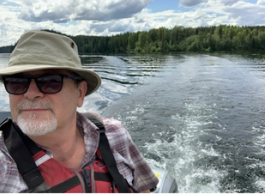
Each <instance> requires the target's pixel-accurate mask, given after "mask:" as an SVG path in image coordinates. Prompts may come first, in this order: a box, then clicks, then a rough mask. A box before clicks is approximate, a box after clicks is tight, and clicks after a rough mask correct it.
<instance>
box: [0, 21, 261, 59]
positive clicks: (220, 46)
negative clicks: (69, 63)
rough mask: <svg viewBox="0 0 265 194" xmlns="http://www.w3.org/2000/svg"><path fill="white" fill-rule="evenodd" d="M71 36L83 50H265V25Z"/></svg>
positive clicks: (9, 47)
mask: <svg viewBox="0 0 265 194" xmlns="http://www.w3.org/2000/svg"><path fill="white" fill-rule="evenodd" d="M46 31H50V30H46ZM52 32H55V31H52ZM55 33H60V32H55ZM60 34H61V33H60ZM67 36H68V35H67ZM69 37H71V38H72V39H73V40H74V41H75V42H76V44H77V46H78V48H79V52H80V53H81V54H114V53H157V52H214V51H229V52H230V51H265V26H231V25H219V26H208V27H197V28H192V27H183V26H175V27H174V28H172V29H167V28H165V27H160V28H157V29H151V30H149V31H138V32H126V33H122V34H118V35H113V36H86V35H78V36H69ZM13 47H14V46H12V45H11V46H6V47H0V52H10V50H12V48H13Z"/></svg>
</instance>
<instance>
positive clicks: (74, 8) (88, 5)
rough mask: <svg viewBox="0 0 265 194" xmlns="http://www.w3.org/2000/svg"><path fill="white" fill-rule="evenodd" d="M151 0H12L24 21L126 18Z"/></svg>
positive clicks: (58, 21)
mask: <svg viewBox="0 0 265 194" xmlns="http://www.w3.org/2000/svg"><path fill="white" fill-rule="evenodd" d="M151 1H152V0H133V1H131V0H89V1H88V0H56V1H55V0H38V1H37V0H36V1H28V0H22V1H20V2H19V1H13V2H16V3H18V4H20V5H21V7H22V9H21V10H22V12H21V14H20V18H21V19H24V20H26V21H35V22H40V21H47V20H49V21H54V22H56V23H61V22H67V21H69V20H97V21H106V20H110V19H121V18H128V17H131V16H133V15H134V14H136V13H138V12H140V11H141V10H142V9H143V8H144V7H146V6H147V5H148V4H149V3H150V2H151Z"/></svg>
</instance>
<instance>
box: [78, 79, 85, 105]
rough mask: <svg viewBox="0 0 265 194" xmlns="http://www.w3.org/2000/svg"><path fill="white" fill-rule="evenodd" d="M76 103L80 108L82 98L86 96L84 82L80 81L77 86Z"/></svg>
mask: <svg viewBox="0 0 265 194" xmlns="http://www.w3.org/2000/svg"><path fill="white" fill-rule="evenodd" d="M77 90H78V101H77V106H78V107H81V106H82V105H83V102H84V98H85V95H86V91H87V83H86V82H85V81H82V82H80V83H79V84H78V88H77Z"/></svg>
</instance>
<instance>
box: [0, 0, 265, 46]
mask: <svg viewBox="0 0 265 194" xmlns="http://www.w3.org/2000/svg"><path fill="white" fill-rule="evenodd" d="M219 24H230V25H239V26H242V25H248V26H249V25H265V0H6V1H4V0H0V46H4V45H10V44H14V43H15V42H16V40H17V39H18V38H19V36H20V35H21V34H22V33H24V32H25V31H28V30H31V29H52V30H56V31H60V32H62V33H65V34H69V35H104V36H105V35H113V34H117V33H123V32H128V31H130V32H134V31H148V30H149V29H151V28H159V27H161V26H164V27H166V28H169V29H171V28H173V27H174V26H176V25H177V26H184V27H198V26H209V25H219Z"/></svg>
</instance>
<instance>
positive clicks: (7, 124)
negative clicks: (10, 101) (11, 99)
mask: <svg viewBox="0 0 265 194" xmlns="http://www.w3.org/2000/svg"><path fill="white" fill-rule="evenodd" d="M0 128H1V129H2V131H3V134H4V141H5V144H6V147H7V149H8V151H9V153H10V155H11V156H12V158H13V159H14V161H15V162H16V164H17V167H18V170H19V172H20V174H21V175H22V177H23V179H24V181H25V182H26V184H27V186H28V187H29V189H34V188H35V187H37V186H38V185H40V184H42V183H43V182H44V179H43V177H42V175H41V172H40V170H39V169H38V167H37V166H36V164H35V162H34V160H32V156H31V153H30V151H29V150H28V149H27V147H26V145H25V143H24V141H23V140H22V139H21V137H20V134H19V133H21V134H22V132H21V131H20V129H19V128H18V126H17V125H16V124H15V123H14V122H13V121H12V120H11V119H9V118H7V119H5V120H4V121H3V122H2V123H1V126H0ZM24 137H26V136H25V135H24ZM25 141H27V140H25ZM21 158H23V159H21Z"/></svg>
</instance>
